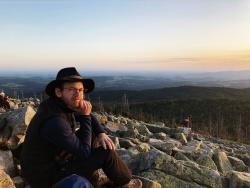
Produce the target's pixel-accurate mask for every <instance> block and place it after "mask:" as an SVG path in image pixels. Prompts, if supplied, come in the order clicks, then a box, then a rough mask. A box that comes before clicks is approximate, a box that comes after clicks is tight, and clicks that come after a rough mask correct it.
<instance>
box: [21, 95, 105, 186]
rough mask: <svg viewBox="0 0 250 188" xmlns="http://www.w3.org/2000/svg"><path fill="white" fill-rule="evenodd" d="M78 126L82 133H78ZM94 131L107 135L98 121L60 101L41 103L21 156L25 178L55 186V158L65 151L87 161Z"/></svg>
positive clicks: (26, 137) (31, 124)
mask: <svg viewBox="0 0 250 188" xmlns="http://www.w3.org/2000/svg"><path fill="white" fill-rule="evenodd" d="M77 125H80V126H79V130H78V131H77V132H75V129H76V128H77ZM92 131H93V132H94V133H95V134H99V133H101V132H104V130H103V128H102V126H101V125H100V124H99V123H98V121H97V120H96V118H95V117H93V116H92V115H91V116H83V115H78V116H75V115H74V112H73V111H72V110H70V109H69V108H67V107H66V105H65V104H64V103H63V102H62V101H60V100H59V99H54V98H49V99H48V100H46V101H44V102H43V103H41V105H40V106H39V109H38V111H37V113H36V114H35V116H34V117H33V119H32V121H31V122H30V125H29V127H28V129H27V132H26V136H25V141H24V144H23V150H22V155H21V167H22V175H23V176H24V177H25V178H26V179H27V181H28V182H30V183H32V182H43V183H45V182H47V183H48V184H52V183H53V182H54V177H55V175H56V173H57V171H58V170H59V166H58V163H57V161H56V160H55V158H56V156H57V155H58V154H59V153H60V152H61V151H63V150H66V151H67V152H69V153H72V154H74V156H76V157H78V158H81V159H86V158H88V157H89V155H90V152H91V137H92Z"/></svg>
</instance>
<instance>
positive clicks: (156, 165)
mask: <svg viewBox="0 0 250 188" xmlns="http://www.w3.org/2000/svg"><path fill="white" fill-rule="evenodd" d="M138 158H139V160H138V161H137V164H136V166H137V170H138V171H140V172H141V171H143V170H144V171H145V170H147V169H150V168H151V169H152V168H153V169H156V170H160V171H162V172H164V173H166V174H169V175H172V176H175V177H177V178H179V179H182V180H184V181H188V182H195V183H197V184H199V185H201V186H207V187H213V188H221V187H222V179H221V177H220V174H219V173H218V172H217V171H215V170H211V169H209V168H207V167H204V166H201V165H198V164H196V163H194V162H191V161H178V160H175V159H174V158H173V157H171V156H169V155H166V154H165V153H163V152H160V151H157V150H150V152H148V153H143V154H140V155H138Z"/></svg>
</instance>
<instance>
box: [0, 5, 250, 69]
mask: <svg viewBox="0 0 250 188" xmlns="http://www.w3.org/2000/svg"><path fill="white" fill-rule="evenodd" d="M0 65H1V70H2V71H3V70H9V69H11V70H36V71H37V70H56V69H58V68H62V67H64V66H76V67H77V68H79V69H81V70H87V71H95V70H96V71H103V70H104V71H109V70H112V71H116V70H117V71H118V70H119V71H137V70H138V71H144V70H145V71H146V70H147V71H148V70H153V71H158V70H161V71H164V70H166V71H172V70H174V71H176V70H177V71H223V70H250V1H249V0H113V1H109V0H105V1H104V0H98V1H97V0H96V1H89V0H86V1H84V0H0Z"/></svg>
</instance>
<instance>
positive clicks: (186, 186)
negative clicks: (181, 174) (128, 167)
mask: <svg viewBox="0 0 250 188" xmlns="http://www.w3.org/2000/svg"><path fill="white" fill-rule="evenodd" d="M141 176H143V177H146V178H149V179H152V180H154V181H157V182H159V183H160V184H161V185H162V188H178V187H181V188H205V187H204V186H201V185H198V184H197V183H195V182H188V181H184V180H181V179H179V178H177V177H175V176H171V175H168V174H165V173H164V172H161V171H159V170H148V171H145V172H142V173H141ZM143 188H144V187H143Z"/></svg>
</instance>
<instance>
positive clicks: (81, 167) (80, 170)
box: [61, 147, 132, 186]
mask: <svg viewBox="0 0 250 188" xmlns="http://www.w3.org/2000/svg"><path fill="white" fill-rule="evenodd" d="M100 168H102V169H103V171H104V172H105V174H106V175H107V176H108V178H109V179H110V180H111V181H112V182H113V183H114V185H116V186H120V185H124V184H126V183H128V182H129V181H130V179H131V178H132V175H131V172H130V171H129V169H128V167H127V166H126V165H125V164H124V163H123V161H122V160H121V159H120V158H119V156H118V154H117V153H116V152H115V151H113V150H108V149H107V150H105V149H103V148H102V147H99V148H96V149H93V150H92V152H91V155H90V156H89V158H88V159H86V160H75V161H70V162H69V163H68V164H67V165H66V166H65V168H64V169H63V171H61V172H62V175H61V178H63V177H65V176H68V175H70V174H77V175H80V176H84V177H86V178H88V179H89V180H91V177H92V175H93V173H94V171H95V170H97V169H100Z"/></svg>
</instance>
